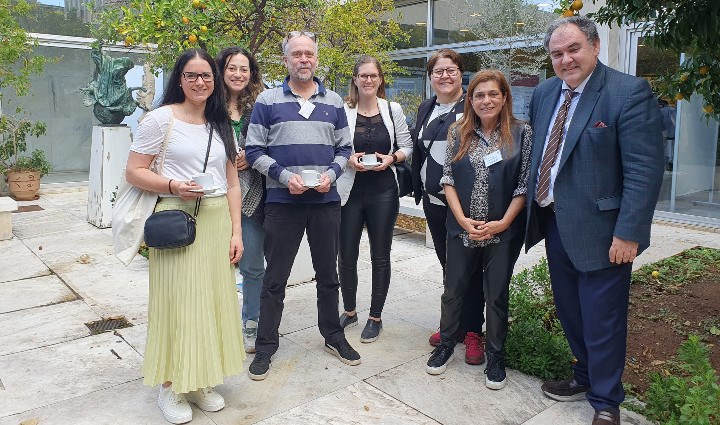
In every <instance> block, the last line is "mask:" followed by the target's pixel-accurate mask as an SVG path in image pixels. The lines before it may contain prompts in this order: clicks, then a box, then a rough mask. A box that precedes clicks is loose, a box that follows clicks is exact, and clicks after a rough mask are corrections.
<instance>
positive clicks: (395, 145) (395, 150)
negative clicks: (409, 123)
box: [388, 101, 398, 152]
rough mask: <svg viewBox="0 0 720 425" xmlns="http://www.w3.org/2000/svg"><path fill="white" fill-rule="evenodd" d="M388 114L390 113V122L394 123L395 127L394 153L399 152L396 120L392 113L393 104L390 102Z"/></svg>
mask: <svg viewBox="0 0 720 425" xmlns="http://www.w3.org/2000/svg"><path fill="white" fill-rule="evenodd" d="M388 112H390V121H392V125H393V136H394V137H395V138H394V139H393V152H397V150H398V144H397V127H396V126H395V118H394V117H393V113H392V103H390V102H389V101H388Z"/></svg>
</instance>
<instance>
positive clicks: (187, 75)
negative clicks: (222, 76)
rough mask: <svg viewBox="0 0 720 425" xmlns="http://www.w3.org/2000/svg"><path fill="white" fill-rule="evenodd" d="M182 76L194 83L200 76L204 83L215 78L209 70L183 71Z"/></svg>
mask: <svg viewBox="0 0 720 425" xmlns="http://www.w3.org/2000/svg"><path fill="white" fill-rule="evenodd" d="M182 76H183V78H185V81H187V82H188V83H194V82H195V81H197V79H198V77H200V78H202V80H203V81H204V82H206V83H209V82H211V81H213V80H214V79H215V76H214V75H212V73H211V72H203V73H202V74H198V73H197V72H183V73H182Z"/></svg>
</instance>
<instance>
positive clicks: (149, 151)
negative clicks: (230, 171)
mask: <svg viewBox="0 0 720 425" xmlns="http://www.w3.org/2000/svg"><path fill="white" fill-rule="evenodd" d="M171 115H172V109H171V108H170V107H169V106H164V107H161V108H158V109H155V110H154V111H152V112H150V113H148V114H147V115H146V116H145V118H144V119H143V120H142V122H141V123H140V124H139V125H138V128H137V132H136V133H135V137H134V138H133V142H132V145H130V150H131V151H133V152H137V153H141V154H146V155H157V154H158V153H159V152H160V147H161V146H162V143H163V139H164V137H165V131H166V130H167V128H168V124H169V123H170V116H171ZM208 137H210V129H209V127H208V126H206V125H205V124H189V123H187V122H185V121H182V120H180V119H178V118H177V117H175V119H174V121H173V129H172V134H171V135H170V140H168V148H167V154H166V155H165V164H164V166H163V170H162V175H163V176H165V177H167V178H169V179H175V180H183V181H187V180H190V179H191V178H192V176H194V175H196V174H199V173H202V169H203V163H204V162H205V152H206V151H207V145H208V143H207V142H208ZM226 166H227V156H226V155H225V145H224V144H223V142H222V139H220V136H219V135H218V134H217V133H216V132H214V133H213V140H212V143H211V144H210V156H209V157H208V163H207V169H206V171H205V172H207V173H210V174H211V175H212V176H213V180H214V183H215V186H219V189H218V190H217V191H215V192H214V193H212V194H209V195H205V196H208V197H211V196H222V195H225V194H226V193H227V175H226V174H225V167H226ZM162 196H164V197H169V196H176V195H170V194H163V195H162Z"/></svg>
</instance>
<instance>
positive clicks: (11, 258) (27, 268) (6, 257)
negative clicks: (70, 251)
mask: <svg viewBox="0 0 720 425" xmlns="http://www.w3.org/2000/svg"><path fill="white" fill-rule="evenodd" d="M0 252H2V255H0V283H2V282H8V281H11V280H20V279H27V278H30V277H36V276H45V275H49V274H50V273H51V272H50V269H48V268H47V267H46V266H45V264H44V263H43V262H42V261H41V260H40V259H39V258H38V257H37V256H36V255H35V254H33V252H32V251H31V250H29V249H28V248H27V247H26V246H25V244H24V243H22V241H21V240H20V239H18V238H13V239H8V240H4V241H0Z"/></svg>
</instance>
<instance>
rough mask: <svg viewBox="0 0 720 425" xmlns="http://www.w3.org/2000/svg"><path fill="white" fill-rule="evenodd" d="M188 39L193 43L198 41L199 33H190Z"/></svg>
mask: <svg viewBox="0 0 720 425" xmlns="http://www.w3.org/2000/svg"><path fill="white" fill-rule="evenodd" d="M188 41H189V42H190V43H192V44H195V43H196V42H197V35H195V34H190V35H188Z"/></svg>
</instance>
